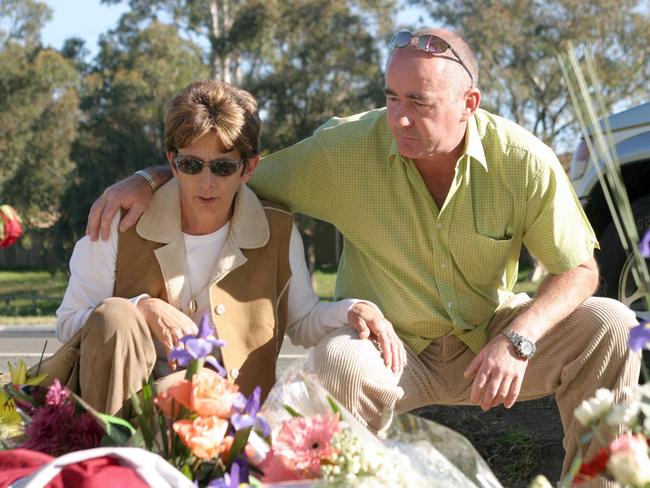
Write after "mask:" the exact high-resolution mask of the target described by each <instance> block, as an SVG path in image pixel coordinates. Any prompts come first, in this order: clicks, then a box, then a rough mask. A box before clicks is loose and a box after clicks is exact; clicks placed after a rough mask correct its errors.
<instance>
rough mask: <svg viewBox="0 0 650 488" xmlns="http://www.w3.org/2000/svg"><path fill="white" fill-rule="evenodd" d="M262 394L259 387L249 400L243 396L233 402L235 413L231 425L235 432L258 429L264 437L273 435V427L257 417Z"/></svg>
mask: <svg viewBox="0 0 650 488" xmlns="http://www.w3.org/2000/svg"><path fill="white" fill-rule="evenodd" d="M261 392H262V390H261V388H260V387H259V386H257V387H255V390H253V393H252V394H251V396H250V397H249V398H248V400H246V397H244V396H243V395H241V396H239V397H237V399H236V400H235V401H234V402H233V409H234V411H235V413H233V414H232V416H231V417H230V423H231V424H232V426H233V427H234V428H235V430H242V429H246V428H248V427H257V428H259V429H261V431H262V434H263V435H264V437H268V436H269V434H270V433H271V427H270V426H269V424H268V422H267V421H266V420H264V419H263V418H262V417H260V416H258V415H257V413H258V412H259V411H260V395H261Z"/></svg>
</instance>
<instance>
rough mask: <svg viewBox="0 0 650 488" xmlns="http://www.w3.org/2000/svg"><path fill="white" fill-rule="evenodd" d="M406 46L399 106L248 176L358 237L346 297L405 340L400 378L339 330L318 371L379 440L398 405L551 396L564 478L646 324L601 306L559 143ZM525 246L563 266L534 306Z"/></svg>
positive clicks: (465, 52)
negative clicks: (523, 260)
mask: <svg viewBox="0 0 650 488" xmlns="http://www.w3.org/2000/svg"><path fill="white" fill-rule="evenodd" d="M391 47H392V49H393V51H392V53H391V55H390V57H389V60H388V64H387V68H386V100H387V107H386V108H383V109H378V110H373V111H370V112H367V113H365V114H360V115H357V116H353V117H348V118H345V119H337V118H334V119H332V120H330V121H329V122H328V123H326V124H325V125H323V126H322V127H321V128H319V129H318V130H317V131H316V132H315V134H314V135H313V136H312V137H310V138H308V139H306V140H304V141H302V142H300V143H298V144H296V145H295V146H292V147H290V148H287V149H285V150H283V151H280V152H278V153H276V154H273V155H271V156H268V157H266V158H264V160H263V161H262V164H261V165H260V168H259V170H258V173H257V175H256V177H255V178H253V179H252V180H251V186H252V187H253V188H254V189H255V191H256V192H257V193H258V194H259V195H260V196H261V197H263V198H269V199H271V200H275V201H277V202H280V203H282V204H284V205H286V206H288V207H289V208H291V209H292V210H294V211H297V212H301V213H304V214H307V215H310V216H313V217H317V218H320V219H323V220H326V221H329V222H331V223H333V224H334V225H336V227H337V228H338V229H339V230H340V231H341V233H342V234H343V236H344V237H345V246H344V252H343V255H342V258H341V263H340V265H339V270H338V275H337V290H336V294H337V296H358V297H359V298H363V299H367V300H370V301H373V302H374V303H376V304H378V305H379V307H380V308H381V309H382V310H383V312H384V314H385V315H386V318H387V319H388V320H390V321H391V322H392V323H393V325H394V327H395V329H396V330H397V331H398V334H399V335H400V337H401V338H402V340H403V341H404V342H405V343H406V345H407V346H408V347H407V366H406V368H405V369H404V371H403V373H402V374H401V375H399V374H393V373H392V372H391V371H390V370H388V369H387V368H384V367H382V365H381V358H380V356H379V351H377V350H376V348H375V347H373V346H372V344H371V343H369V341H360V340H359V339H358V338H357V337H356V334H355V333H354V332H353V331H352V330H351V329H346V328H341V329H337V330H336V331H334V332H333V333H332V334H330V335H329V336H328V337H327V338H326V339H324V340H323V341H321V343H320V344H319V345H318V346H317V348H316V351H315V360H316V367H317V370H318V372H319V374H320V376H321V379H322V380H323V382H324V384H325V386H326V387H327V388H328V389H330V391H331V392H332V393H333V394H334V395H335V396H336V397H337V398H338V399H339V400H340V401H342V402H343V404H344V405H346V407H348V408H349V409H350V410H351V411H353V412H354V413H355V414H356V415H357V416H358V417H360V418H362V419H364V420H365V421H366V422H367V424H368V425H369V426H370V427H371V428H373V429H374V430H376V431H378V432H380V431H381V430H382V429H384V428H385V426H386V424H387V422H388V421H389V420H390V412H391V411H392V409H393V408H395V409H397V410H398V411H407V410H410V409H413V408H416V407H420V406H423V405H428V404H478V405H480V406H481V407H482V408H483V409H484V410H487V409H489V408H492V407H494V406H496V405H498V404H501V403H503V404H504V405H505V406H506V407H507V408H509V407H511V406H512V405H513V404H514V402H515V401H516V400H517V399H523V400H527V399H533V398H539V397H542V396H545V395H549V394H552V393H554V394H555V397H556V401H557V403H558V406H559V409H560V413H561V416H562V422H563V427H564V430H565V434H566V435H565V440H564V446H565V449H566V451H567V455H566V458H565V464H564V471H565V472H566V470H567V469H568V467H569V466H570V463H571V461H572V460H573V458H574V456H575V454H576V451H577V449H578V446H579V438H580V436H581V434H583V433H584V432H583V431H582V429H581V427H580V425H578V423H577V422H576V421H575V420H574V418H573V410H574V409H575V407H576V406H577V405H578V403H579V402H580V401H581V400H583V399H585V398H589V397H591V396H592V394H593V393H594V391H595V390H596V389H597V388H600V387H605V388H610V389H614V390H615V391H616V396H617V398H618V399H621V398H622V395H623V393H621V389H622V387H624V386H626V385H632V384H635V383H636V381H637V378H638V373H639V367H640V360H639V356H638V355H635V354H632V353H630V352H629V351H628V349H627V345H626V341H627V336H628V331H629V328H630V327H631V326H633V325H634V324H635V323H636V321H635V318H634V315H633V314H632V313H631V312H630V311H629V310H628V309H627V308H625V307H624V306H623V305H622V304H620V303H618V302H615V301H613V300H608V299H604V298H588V297H590V295H591V294H592V293H593V291H594V289H595V287H596V284H597V282H598V269H597V265H596V262H595V261H594V258H593V249H594V247H595V246H596V245H597V242H596V239H595V237H594V233H593V230H592V229H591V227H590V225H589V223H588V222H587V219H586V217H585V216H584V213H583V212H582V210H581V208H580V206H579V204H578V202H577V200H576V198H575V195H574V193H573V191H572V189H571V187H570V184H569V182H568V180H567V178H566V176H565V174H564V171H563V170H562V167H561V165H560V164H559V162H558V160H557V158H556V157H555V155H554V154H553V152H552V151H551V149H550V148H548V147H547V146H545V145H544V144H542V143H541V142H540V141H539V140H538V139H536V138H535V137H534V136H533V135H532V134H530V133H529V132H527V131H525V130H524V129H522V128H521V127H519V126H517V125H516V124H513V123H511V122H508V121H506V120H504V119H501V118H500V117H497V116H494V115H492V114H489V113H488V112H485V111H483V110H481V109H479V104H480V100H481V93H480V91H479V89H478V86H477V84H478V64H477V61H476V57H475V55H474V54H473V52H472V50H471V49H470V48H469V46H468V45H467V44H466V43H465V41H464V40H463V39H462V38H460V37H459V36H458V35H456V34H455V33H453V32H449V31H446V30H426V31H421V32H417V33H415V34H411V33H409V32H400V33H398V34H396V35H395V37H394V38H393V40H392V41H391ZM156 178H157V179H158V180H161V181H162V179H163V177H162V175H161V174H160V172H157V173H156ZM141 180H142V179H141V178H139V177H131V178H130V179H128V180H126V182H124V183H120V184H118V185H116V186H115V187H113V188H112V189H109V190H108V191H107V196H105V197H103V198H102V199H100V200H99V201H98V202H97V203H96V204H95V206H94V207H93V210H92V212H91V216H90V220H89V229H88V230H89V233H90V234H91V235H92V236H93V237H94V238H96V237H97V234H98V231H99V221H100V216H101V220H102V233H104V227H105V225H106V224H105V222H106V221H107V219H108V221H110V216H111V215H112V213H114V212H115V211H116V209H117V208H118V207H119V206H120V205H122V206H126V207H131V208H133V207H134V206H135V207H136V209H135V210H132V212H133V216H132V217H130V218H129V220H128V222H127V221H126V219H125V222H124V225H127V223H128V224H130V223H131V222H133V221H134V220H135V219H136V218H137V215H138V213H139V211H141V208H143V207H144V206H145V205H146V202H147V201H148V199H149V198H150V193H151V192H150V190H148V189H147V188H146V187H145V186H144V185H143V182H142V181H141ZM102 213H104V214H106V217H104V216H102V215H101V214H102ZM522 244H525V245H526V247H527V248H528V249H529V250H530V251H531V252H532V253H533V254H534V255H535V256H536V257H537V258H539V259H540V261H541V262H542V263H543V264H544V265H545V266H546V267H547V269H548V270H549V275H548V277H547V278H546V279H545V280H544V282H543V283H542V284H541V285H540V287H539V290H538V292H537V294H536V296H535V298H534V299H533V300H530V299H529V298H528V297H526V296H525V295H514V294H513V293H512V291H511V290H512V288H513V286H514V284H515V282H516V279H517V259H518V256H519V252H520V250H521V246H522ZM377 333H378V334H380V335H381V331H378V332H377ZM387 412H388V414H387ZM598 447H599V446H598V445H597V443H595V442H594V443H592V445H591V446H590V447H589V450H588V451H587V453H586V455H587V456H590V455H592V454H594V453H595V452H596V450H597V448H598Z"/></svg>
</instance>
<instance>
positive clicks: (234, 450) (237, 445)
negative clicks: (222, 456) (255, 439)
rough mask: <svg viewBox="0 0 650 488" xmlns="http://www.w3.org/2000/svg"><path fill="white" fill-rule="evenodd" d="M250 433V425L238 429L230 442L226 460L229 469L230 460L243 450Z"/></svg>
mask: <svg viewBox="0 0 650 488" xmlns="http://www.w3.org/2000/svg"><path fill="white" fill-rule="evenodd" d="M250 433H251V427H248V428H247V429H241V430H238V431H237V433H236V434H235V439H234V440H233V442H232V447H231V448H230V452H229V453H228V459H227V460H226V468H227V469H230V466H231V465H232V462H233V461H234V460H235V458H236V457H237V456H238V455H239V454H240V453H241V452H242V451H243V450H244V448H245V447H246V443H247V442H248V436H249V435H250Z"/></svg>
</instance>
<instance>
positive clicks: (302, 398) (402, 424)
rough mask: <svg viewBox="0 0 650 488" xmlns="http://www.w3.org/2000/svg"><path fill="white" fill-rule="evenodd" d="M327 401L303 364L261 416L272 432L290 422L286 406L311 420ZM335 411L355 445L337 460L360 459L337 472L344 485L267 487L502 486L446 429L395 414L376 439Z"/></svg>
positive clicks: (297, 483) (271, 397)
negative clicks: (355, 453)
mask: <svg viewBox="0 0 650 488" xmlns="http://www.w3.org/2000/svg"><path fill="white" fill-rule="evenodd" d="M330 401H331V397H329V395H328V393H327V391H326V390H325V389H324V388H323V387H322V386H321V385H320V383H319V382H318V380H317V379H316V376H315V375H314V374H313V372H311V371H310V367H309V362H308V361H307V362H306V363H305V364H303V365H301V366H300V367H292V368H291V370H290V372H288V373H287V374H285V375H284V376H283V377H281V378H280V379H279V380H278V381H277V383H276V384H275V386H274V387H273V389H272V390H271V392H270V394H269V397H268V399H267V400H266V402H265V404H264V407H263V408H262V411H261V414H262V415H263V416H264V417H265V418H266V419H267V420H268V422H269V423H270V424H271V426H272V428H273V431H274V433H277V431H278V429H280V428H281V426H282V425H284V424H285V423H286V422H287V421H290V419H291V418H292V416H291V415H290V413H289V412H288V410H287V409H286V408H285V407H290V409H292V410H293V411H294V412H297V413H299V414H300V415H302V416H304V417H311V416H318V415H324V414H328V413H331V412H332V407H331V405H330ZM337 406H338V408H339V409H340V411H341V420H342V425H343V426H344V429H343V433H344V437H345V438H347V439H350V438H352V439H354V442H353V444H354V445H355V446H357V447H356V448H353V449H352V450H350V449H349V448H348V449H347V451H345V450H344V451H345V452H347V454H345V453H343V454H341V456H347V457H348V458H349V457H354V456H351V455H350V454H349V452H357V453H359V456H360V460H357V459H352V460H350V459H348V460H346V462H345V463H344V465H345V466H344V467H343V468H342V469H344V470H347V471H345V472H346V473H348V474H347V476H344V477H343V479H344V482H343V483H342V482H341V479H342V478H341V474H340V471H339V473H337V474H338V476H339V477H338V478H336V479H335V482H332V483H331V484H328V481H327V479H320V480H300V481H294V482H286V481H284V482H282V483H276V484H272V483H271V484H268V485H266V486H277V487H280V486H291V487H306V486H334V485H336V486H354V487H366V486H367V487H382V486H385V487H393V486H409V487H440V488H446V487H449V488H452V487H453V488H464V487H467V488H476V487H486V488H487V487H495V488H496V487H501V484H500V483H499V482H498V480H497V479H496V477H495V476H494V474H493V473H492V471H491V470H490V469H489V467H488V466H487V464H486V463H485V461H484V460H483V459H482V458H481V456H480V455H479V454H478V452H477V451H476V450H475V449H474V448H473V447H472V445H471V444H470V442H469V441H468V440H467V439H465V437H463V436H462V435H460V434H458V433H456V432H454V431H453V430H451V429H448V428H447V427H444V426H442V425H439V424H436V423H435V422H432V421H430V420H426V419H423V418H419V417H415V416H413V415H408V414H407V415H399V416H396V417H395V418H394V420H393V423H392V424H391V426H390V428H389V430H388V432H387V438H386V439H385V440H380V439H379V438H377V437H376V436H375V435H373V434H372V433H371V432H370V431H368V430H367V429H366V428H365V427H363V426H362V425H361V424H360V423H359V422H358V421H357V420H356V419H355V418H354V417H353V416H352V414H350V413H349V412H348V411H347V410H345V409H344V408H343V407H342V406H340V405H337ZM339 437H340V434H339ZM342 442H343V443H349V442H348V441H346V440H344V441H341V442H339V446H340V445H341V443H342ZM355 449H356V451H355ZM339 459H340V458H339ZM351 465H352V467H351V468H350V466H351ZM334 469H339V467H335V468H334ZM326 470H329V471H326ZM323 472H330V473H331V472H332V467H331V466H325V467H324V468H323ZM353 473H359V474H357V475H355V474H353ZM369 473H370V474H369ZM344 474H345V473H344ZM325 478H326V476H325ZM330 480H332V478H330Z"/></svg>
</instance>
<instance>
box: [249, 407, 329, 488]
mask: <svg viewBox="0 0 650 488" xmlns="http://www.w3.org/2000/svg"><path fill="white" fill-rule="evenodd" d="M339 430H340V426H339V419H338V416H337V415H333V414H326V415H314V416H312V417H295V418H292V419H290V420H287V421H286V422H284V423H283V424H282V427H281V428H280V431H279V432H278V434H277V436H276V437H275V438H274V439H273V444H272V446H273V447H272V451H271V452H270V453H269V455H268V456H267V458H266V459H265V460H264V463H263V465H262V469H263V470H264V481H267V482H275V481H287V480H292V479H315V478H318V477H320V471H321V462H322V461H324V460H328V459H331V458H332V457H333V455H334V454H335V452H336V451H335V450H334V449H333V448H332V446H331V445H330V442H331V441H332V436H333V435H334V434H335V433H337V432H338V431H339Z"/></svg>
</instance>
